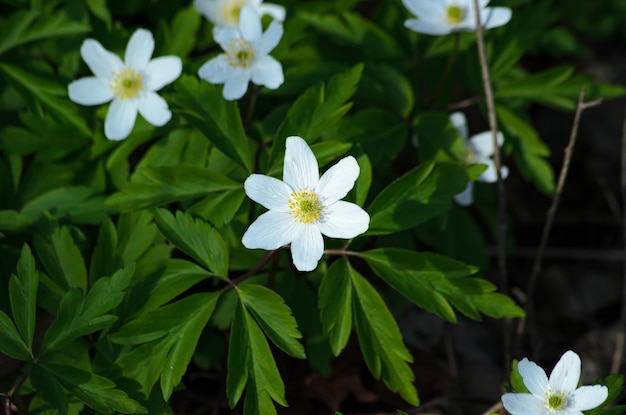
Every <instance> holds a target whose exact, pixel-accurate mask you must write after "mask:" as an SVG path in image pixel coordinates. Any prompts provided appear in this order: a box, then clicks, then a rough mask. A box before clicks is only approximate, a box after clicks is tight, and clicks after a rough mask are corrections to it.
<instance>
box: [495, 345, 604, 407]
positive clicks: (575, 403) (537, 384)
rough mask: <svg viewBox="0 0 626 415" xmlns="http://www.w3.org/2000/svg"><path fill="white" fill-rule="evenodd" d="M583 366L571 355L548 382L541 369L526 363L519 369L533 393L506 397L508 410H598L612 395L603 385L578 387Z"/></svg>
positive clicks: (532, 363)
mask: <svg viewBox="0 0 626 415" xmlns="http://www.w3.org/2000/svg"><path fill="white" fill-rule="evenodd" d="M580 366H581V364H580V357H578V355H577V354H576V353H575V352H573V351H571V350H570V351H567V352H565V354H563V356H561V359H560V360H559V361H558V363H557V364H556V366H554V369H553V370H552V373H551V374H550V379H548V377H547V376H546V372H545V371H544V370H543V369H542V368H541V367H539V366H537V365H536V364H535V363H534V362H531V361H529V360H528V359H526V358H524V359H522V361H521V362H519V364H518V366H517V368H518V370H519V374H520V375H521V376H522V379H523V380H524V385H525V386H526V388H527V389H528V390H529V391H530V393H506V394H504V395H502V404H503V405H504V408H505V409H506V410H507V411H509V412H510V413H511V414H512V415H583V413H582V411H586V410H589V409H593V408H596V407H597V406H599V405H600V404H602V403H603V402H604V401H605V400H606V398H607V397H608V394H609V391H608V389H607V387H606V386H601V385H593V386H581V387H578V381H579V380H580Z"/></svg>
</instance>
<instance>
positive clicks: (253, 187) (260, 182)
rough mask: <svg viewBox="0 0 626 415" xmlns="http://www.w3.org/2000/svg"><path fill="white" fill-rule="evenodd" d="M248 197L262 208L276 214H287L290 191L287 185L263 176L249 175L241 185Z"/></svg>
mask: <svg viewBox="0 0 626 415" xmlns="http://www.w3.org/2000/svg"><path fill="white" fill-rule="evenodd" d="M243 188H244V189H245V190H246V194H247V195H248V197H249V198H250V199H252V200H254V201H255V202H257V203H259V204H260V205H262V206H263V207H265V208H267V209H271V210H276V211H278V212H289V195H290V194H291V192H292V190H291V188H290V187H289V186H288V185H287V183H285V182H282V181H280V180H278V179H276V178H274V177H270V176H265V175H263V174H251V175H250V177H248V178H247V179H246V181H245V182H244V184H243Z"/></svg>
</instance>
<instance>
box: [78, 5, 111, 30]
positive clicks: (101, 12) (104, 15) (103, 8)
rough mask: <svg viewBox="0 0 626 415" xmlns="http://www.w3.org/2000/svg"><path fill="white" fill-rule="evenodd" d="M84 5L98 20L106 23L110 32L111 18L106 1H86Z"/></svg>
mask: <svg viewBox="0 0 626 415" xmlns="http://www.w3.org/2000/svg"><path fill="white" fill-rule="evenodd" d="M85 4H86V5H87V7H88V8H89V11H90V12H91V13H92V14H93V15H94V16H96V17H97V18H98V19H100V20H102V21H103V22H104V23H106V25H107V28H108V29H109V30H111V25H112V24H113V18H112V17H111V12H110V11H109V8H108V7H107V0H87V1H86V2H85Z"/></svg>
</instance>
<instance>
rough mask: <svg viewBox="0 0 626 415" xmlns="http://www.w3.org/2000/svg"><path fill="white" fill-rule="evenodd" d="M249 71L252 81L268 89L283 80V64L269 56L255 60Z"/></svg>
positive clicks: (281, 82) (275, 86) (277, 85)
mask: <svg viewBox="0 0 626 415" xmlns="http://www.w3.org/2000/svg"><path fill="white" fill-rule="evenodd" d="M251 72H252V82H254V83H255V84H257V85H263V86H266V87H267V88H269V89H276V88H278V87H279V86H281V85H282V84H283V82H284V81H285V77H284V76H283V66H282V65H281V64H280V62H278V61H277V60H276V59H274V58H272V57H271V56H264V57H262V58H261V59H260V60H258V61H257V62H255V63H254V67H253V68H252V71H251Z"/></svg>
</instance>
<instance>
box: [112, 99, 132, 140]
mask: <svg viewBox="0 0 626 415" xmlns="http://www.w3.org/2000/svg"><path fill="white" fill-rule="evenodd" d="M136 118H137V101H135V100H130V99H125V100H121V99H117V98H116V99H114V100H113V102H111V106H109V112H108V113H107V116H106V119H105V120H104V135H105V136H106V137H107V138H108V139H109V140H123V139H125V138H126V137H128V135H129V134H130V132H131V131H132V130H133V126H134V125H135V119H136Z"/></svg>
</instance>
